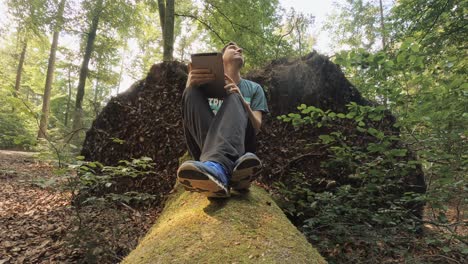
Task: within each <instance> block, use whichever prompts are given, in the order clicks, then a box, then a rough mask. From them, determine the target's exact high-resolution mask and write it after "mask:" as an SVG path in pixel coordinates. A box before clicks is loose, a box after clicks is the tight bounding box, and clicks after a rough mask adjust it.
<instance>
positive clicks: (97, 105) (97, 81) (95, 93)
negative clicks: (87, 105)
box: [93, 72, 101, 118]
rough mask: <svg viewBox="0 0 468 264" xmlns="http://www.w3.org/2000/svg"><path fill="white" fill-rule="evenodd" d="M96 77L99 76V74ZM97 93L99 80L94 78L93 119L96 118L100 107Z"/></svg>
mask: <svg viewBox="0 0 468 264" xmlns="http://www.w3.org/2000/svg"><path fill="white" fill-rule="evenodd" d="M97 76H99V72H98V74H97ZM98 93H99V78H96V84H95V86H94V99H93V107H94V118H96V117H97V116H98V114H99V108H100V107H101V104H100V103H98Z"/></svg>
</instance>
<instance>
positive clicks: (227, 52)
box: [221, 41, 244, 68]
mask: <svg viewBox="0 0 468 264" xmlns="http://www.w3.org/2000/svg"><path fill="white" fill-rule="evenodd" d="M221 53H222V54H223V62H224V63H225V64H226V63H233V64H236V65H238V66H239V68H241V67H242V66H243V65H244V56H243V54H242V53H243V50H242V48H241V47H239V45H237V43H235V42H232V41H231V42H229V43H228V44H227V45H226V46H224V48H223V49H222V50H221Z"/></svg>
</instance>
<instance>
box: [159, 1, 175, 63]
mask: <svg viewBox="0 0 468 264" xmlns="http://www.w3.org/2000/svg"><path fill="white" fill-rule="evenodd" d="M160 14H161V11H160ZM161 26H162V25H161ZM163 39H164V41H163V43H164V51H163V61H172V60H174V58H173V55H172V54H173V52H174V0H166V8H165V10H164V28H163Z"/></svg>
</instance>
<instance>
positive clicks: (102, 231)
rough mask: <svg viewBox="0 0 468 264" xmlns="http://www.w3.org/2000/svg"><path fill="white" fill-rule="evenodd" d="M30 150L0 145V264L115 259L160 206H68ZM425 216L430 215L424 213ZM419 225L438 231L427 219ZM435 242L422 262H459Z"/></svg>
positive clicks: (66, 195)
mask: <svg viewBox="0 0 468 264" xmlns="http://www.w3.org/2000/svg"><path fill="white" fill-rule="evenodd" d="M34 154H35V153H30V152H20V151H5V150H0V264H9V263H118V262H120V260H121V259H122V258H123V257H125V256H126V255H127V254H128V253H129V252H130V251H131V250H132V249H133V248H135V247H136V245H137V244H138V241H139V239H141V238H142V237H143V236H144V235H145V234H146V232H147V231H148V229H149V228H150V227H151V226H152V224H153V223H154V221H155V219H156V218H157V216H158V214H159V213H160V211H161V209H160V208H157V207H151V206H147V207H144V208H132V207H130V206H129V205H126V204H123V203H120V204H119V205H116V204H109V203H106V204H94V205H89V206H83V207H79V208H77V207H75V206H71V193H70V191H68V190H67V189H64V188H61V187H60V186H63V185H64V184H63V183H64V182H63V180H62V182H60V179H61V178H63V177H61V176H60V175H57V174H56V173H55V171H56V169H55V167H54V166H53V165H51V164H50V163H48V162H44V161H39V160H38V159H36V158H35V157H34ZM454 208H455V207H453V206H452V208H450V209H449V211H448V213H449V214H448V215H447V218H448V219H449V220H451V221H455V220H458V221H460V212H457V211H456V210H455V209H454ZM427 209H428V208H427ZM456 218H458V219H456ZM461 219H463V212H462V213H461ZM425 220H426V221H429V222H431V221H433V220H434V219H433V218H432V217H431V215H430V214H428V213H426V219H425ZM462 221H463V220H462ZM425 230H426V232H429V233H443V230H442V229H440V228H437V226H435V225H431V224H426V225H425ZM457 233H458V234H459V235H466V234H467V233H468V228H467V226H466V225H464V226H463V225H462V226H460V227H459V229H458V230H457ZM421 239H424V238H421ZM416 244H420V245H423V244H425V243H419V242H416ZM441 246H443V245H440V246H437V247H425V248H420V249H419V250H418V251H420V252H419V253H417V252H415V253H416V254H418V255H421V256H424V255H426V256H427V257H428V259H427V260H429V259H431V260H433V261H435V262H432V261H429V262H428V263H462V262H459V260H460V258H459V257H460V256H459V255H458V257H456V256H454V257H453V258H451V257H447V255H444V256H443V255H440V254H439V253H438V251H439V250H440V247H441ZM448 255H449V256H450V254H448ZM462 259H463V257H462ZM393 261H395V259H393ZM393 261H390V262H388V263H395V262H393ZM402 261H403V262H402V263H405V262H406V261H405V260H402Z"/></svg>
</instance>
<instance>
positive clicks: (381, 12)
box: [379, 0, 387, 50]
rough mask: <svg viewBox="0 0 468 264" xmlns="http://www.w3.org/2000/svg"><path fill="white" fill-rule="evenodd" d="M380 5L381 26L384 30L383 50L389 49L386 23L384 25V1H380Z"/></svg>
mask: <svg viewBox="0 0 468 264" xmlns="http://www.w3.org/2000/svg"><path fill="white" fill-rule="evenodd" d="M379 4H380V26H381V29H382V49H383V50H386V49H387V44H386V39H385V23H384V16H383V5H382V0H379Z"/></svg>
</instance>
